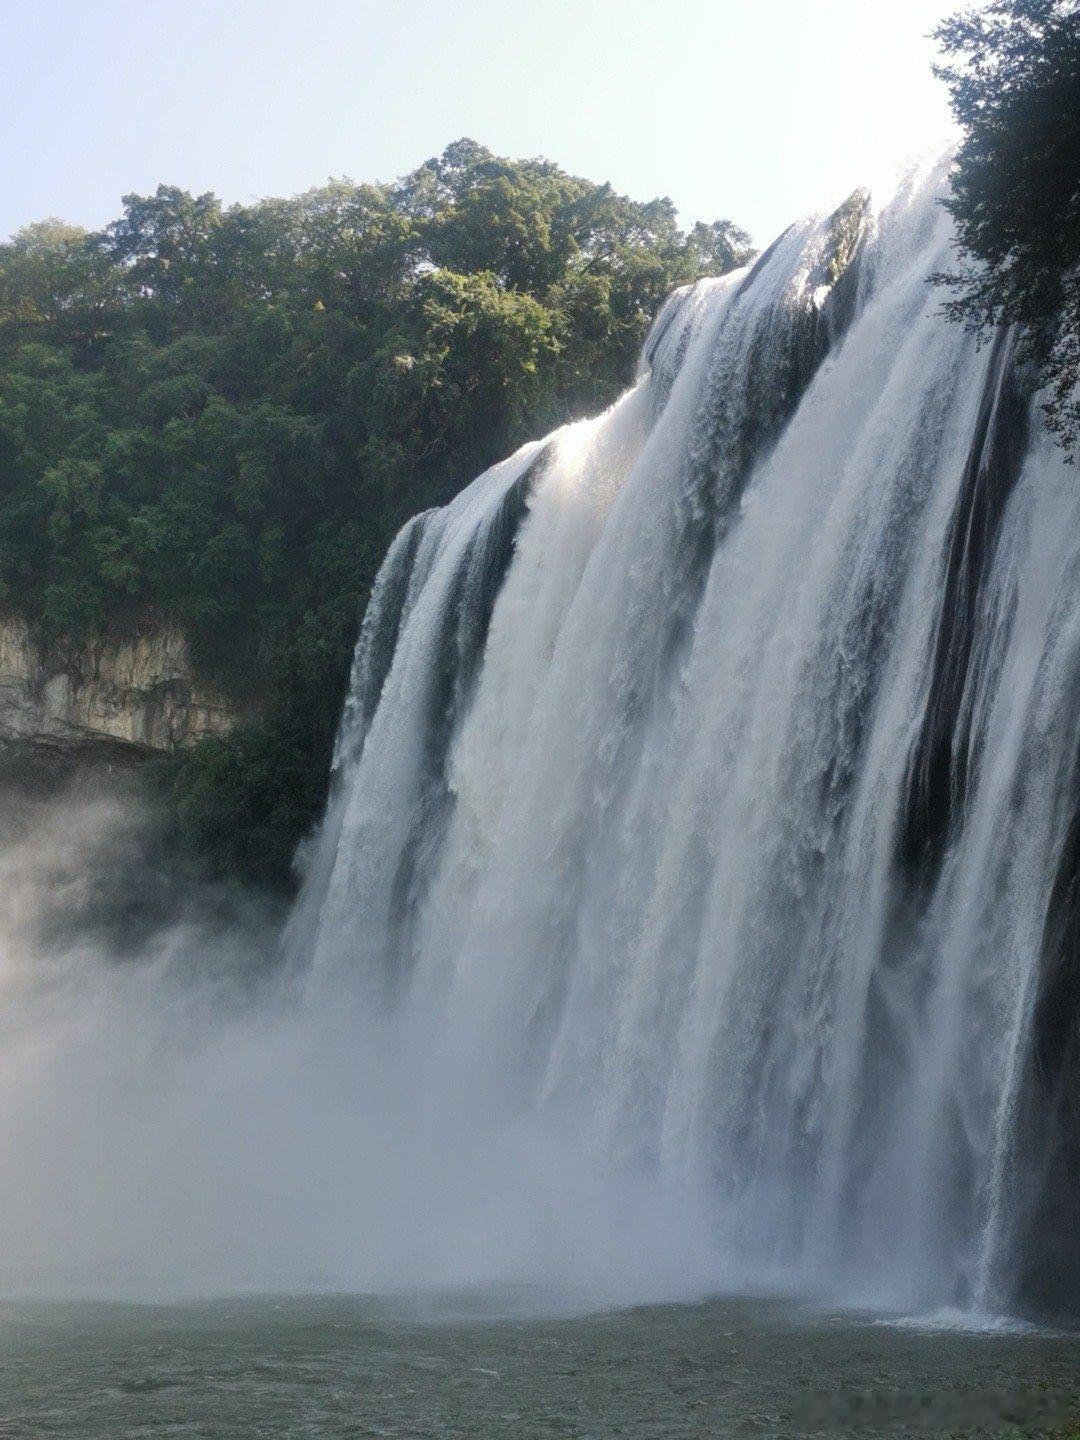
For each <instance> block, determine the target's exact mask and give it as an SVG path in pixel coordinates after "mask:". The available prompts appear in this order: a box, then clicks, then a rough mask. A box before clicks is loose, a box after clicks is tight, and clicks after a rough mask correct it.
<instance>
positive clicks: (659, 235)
mask: <svg viewBox="0 0 1080 1440" xmlns="http://www.w3.org/2000/svg"><path fill="white" fill-rule="evenodd" d="M748 255H749V250H748V240H747V237H746V236H745V235H744V234H743V233H742V231H740V230H739V229H737V227H735V226H734V225H732V224H731V223H730V222H728V221H719V222H717V223H716V224H714V225H709V226H706V225H698V226H696V227H695V228H694V229H693V230H691V231H690V232H689V233H685V232H684V231H682V230H681V229H680V228H679V225H678V223H677V218H676V214H675V211H674V208H673V206H672V205H671V202H670V201H668V200H653V201H650V202H648V203H646V204H641V203H637V202H635V201H631V200H629V199H627V198H626V197H624V196H620V195H617V194H616V193H615V192H614V191H613V190H612V189H611V187H610V186H608V185H595V184H592V183H590V182H589V181H586V180H582V179H579V178H577V177H575V176H571V175H567V174H565V173H564V172H563V171H562V170H560V169H559V167H558V166H556V165H554V164H551V163H550V162H548V161H546V160H526V161H511V160H505V159H500V158H499V157H497V156H494V155H492V154H491V153H490V152H488V151H487V150H485V149H484V148H483V147H482V146H479V145H477V144H475V143H474V142H472V141H469V140H462V141H458V142H457V143H456V144H454V145H451V146H450V147H449V148H448V149H447V150H445V151H444V152H443V154H442V155H441V156H439V157H437V158H435V159H432V160H429V161H428V162H427V163H426V164H424V165H422V166H420V167H419V169H417V170H416V171H414V172H413V173H412V174H411V175H408V176H406V177H405V178H404V179H402V180H400V181H398V182H396V183H394V184H390V185H359V184H354V183H353V182H352V181H348V180H340V181H331V182H330V183H328V184H327V185H325V186H322V187H320V188H318V189H314V190H311V191H309V192H308V193H306V194H304V195H300V196H298V197H295V198H293V199H289V200H265V201H261V202H259V203H257V204H253V205H248V206H241V205H235V206H231V207H223V206H222V205H221V203H220V202H219V201H218V200H217V199H216V198H215V197H214V196H213V195H198V196H193V195H190V194H188V193H187V192H185V191H183V190H179V189H176V188H174V187H170V186H164V185H163V186H159V187H158V189H157V191H156V192H155V193H154V194H153V195H129V196H127V197H125V200H124V210H123V214H122V215H121V217H120V218H119V219H118V220H116V221H115V222H114V223H113V224H111V225H109V226H107V227H106V228H105V229H104V230H103V231H101V232H99V233H93V234H91V233H86V232H84V231H81V230H79V229H77V228H74V227H72V226H68V225H64V224H61V223H60V222H59V221H55V220H47V221H44V222H42V223H41V224H38V225H32V226H29V227H27V228H26V229H25V230H23V231H20V232H19V234H17V235H16V236H14V237H13V239H12V240H11V241H10V242H8V243H7V244H4V245H0V605H3V606H6V607H7V608H9V609H15V610H17V611H19V612H20V613H22V614H24V615H25V616H27V617H28V618H30V619H31V620H32V621H33V622H35V624H36V625H37V626H38V627H39V629H40V631H41V634H42V637H43V639H44V640H45V642H46V643H48V642H49V641H51V640H57V639H62V638H74V637H77V636H80V635H85V634H86V633H88V632H93V631H98V630H101V629H103V628H105V627H113V628H116V627H117V626H124V625H134V624H138V623H141V622H143V621H145V620H146V619H147V618H148V617H159V618H167V619H171V620H175V621H176V622H178V623H180V624H181V625H182V626H183V628H184V630H185V632H186V633H187V635H188V637H189V640H190V643H191V646H192V651H193V655H194V658H195V661H196V664H197V665H198V667H199V668H200V670H201V671H202V672H203V673H204V674H205V675H206V676H207V677H208V678H210V679H212V680H215V681H217V682H218V683H219V684H221V685H223V686H224V687H225V688H226V689H227V690H228V691H230V692H231V693H233V694H234V695H235V696H236V697H238V698H239V699H242V700H244V701H246V702H254V703H253V705H252V710H253V713H254V714H255V715H256V718H255V719H253V720H252V721H251V722H250V723H249V724H247V725H245V726H244V727H243V728H242V729H241V730H240V731H238V732H237V733H236V734H235V735H233V736H231V737H229V738H228V739H223V740H215V741H207V742H205V743H204V744H202V745H201V746H199V747H197V748H196V749H194V750H193V751H191V752H187V753H185V754H183V755H181V756H178V757H176V758H175V759H174V760H173V761H172V762H171V763H170V764H168V765H167V766H166V767H165V770H164V776H163V778H164V781H165V783H166V785H167V786H168V789H169V792H170V793H171V794H172V796H173V797H174V799H175V803H176V809H177V814H178V816H179V818H180V820H181V823H182V824H183V826H184V828H185V830H186V832H187V834H188V835H189V837H190V838H191V840H192V842H193V843H194V844H195V845H196V846H197V847H198V848H200V849H201V850H202V852H203V853H204V854H205V855H206V856H207V857H209V859H210V860H211V862H212V863H213V864H215V865H216V866H218V867H219V868H232V869H242V870H248V871H252V870H254V871H258V872H259V873H262V874H264V875H266V876H268V877H271V878H276V879H280V878H281V877H283V876H284V875H285V874H286V873H287V869H288V863H289V856H290V854H291V851H292V849H293V846H294V845H295V842H296V840H297V839H298V837H299V836H300V835H301V834H302V833H303V832H304V831H305V829H306V828H308V827H309V826H310V824H311V823H312V820H313V818H314V817H315V815H316V814H317V812H318V809H319V806H320V805H321V802H322V796H323V790H324V786H325V778H326V770H327V766H328V761H329V754H330V748H331V744H332V739H333V732H334V728H335V724H336V720H337V715H338V711H339V709H340V705H341V701H342V696H343V690H344V686H345V681H346V677H347V672H348V668H349V657H350V653H351V649H352V645H353V641H354V637H355V633H356V629H357V626H358V621H359V616H360V613H361V610H362V607H363V604H364V601H365V598H366V592H367V587H368V586H369V584H370V582H371V580H372V578H373V576H374V572H375V570H376V568H377V566H378V563H379V561H380V559H381V557H382V555H383V553H384V552H385V550H386V548H387V545H388V544H389V541H390V539H391V537H392V536H393V534H394V532H395V531H396V529H397V528H398V526H399V525H400V524H401V523H402V522H403V521H404V519H405V518H406V517H407V516H408V515H410V514H412V513H414V512H415V511H417V510H419V509H422V508H425V507H427V506H430V505H433V504H439V503H442V502H444V501H445V500H446V499H448V498H449V497H450V496H451V495H452V494H453V493H454V492H455V491H456V490H457V489H458V488H460V486H461V485H462V484H463V483H464V482H466V481H467V480H469V479H471V478H472V476H473V475H475V474H476V473H477V472H478V471H479V470H481V469H482V468H484V467H485V466H486V465H488V464H490V463H492V462H493V461H494V460H496V459H497V458H499V457H501V456H502V455H504V454H506V453H507V452H508V451H510V450H512V449H514V448H515V447H517V446H518V445H519V444H521V443H522V442H523V441H524V440H525V439H527V438H528V437H529V436H532V435H535V434H538V433H542V432H543V431H545V430H546V429H549V428H550V427H552V426H553V425H555V424H557V423H560V422H562V421H564V420H567V419H570V418H574V417H576V416H579V415H581V414H582V413H585V412H587V411H592V410H595V409H597V408H598V407H601V406H604V405H606V404H608V403H609V402H610V401H612V400H613V399H614V398H615V396H616V395H617V394H618V393H619V391H620V390H621V389H622V388H623V387H624V386H625V384H626V383H627V382H628V380H629V379H630V377H631V375H632V373H633V366H634V361H635V358H636V354H637V351H638V348H639V346H640V344H641V341H642V338H643V334H644V331H645V328H646V326H647V324H648V322H649V319H650V317H651V316H652V314H653V313H654V311H655V310H656V308H657V306H658V305H659V303H660V301H661V300H662V298H663V297H664V295H665V294H666V293H667V292H668V291H669V290H670V289H671V288H672V287H673V286H675V285H678V284H680V283H682V282H685V281H688V280H691V279H693V278H695V277H696V276H697V275H699V274H703V273H716V272H718V271H722V270H726V269H730V268H732V267H733V266H735V265H737V264H739V263H742V262H743V261H744V260H745V259H746V258H748Z"/></svg>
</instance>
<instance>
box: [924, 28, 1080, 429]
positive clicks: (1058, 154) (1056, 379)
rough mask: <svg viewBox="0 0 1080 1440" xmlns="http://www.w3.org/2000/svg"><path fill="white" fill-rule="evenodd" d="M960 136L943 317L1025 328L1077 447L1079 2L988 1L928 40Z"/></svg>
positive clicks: (1054, 412)
mask: <svg viewBox="0 0 1080 1440" xmlns="http://www.w3.org/2000/svg"><path fill="white" fill-rule="evenodd" d="M935 38H936V39H937V41H938V43H939V45H940V46H941V49H942V52H943V54H944V56H945V57H946V63H943V64H941V65H939V66H937V67H936V73H937V74H938V75H940V76H941V77H942V78H943V79H944V80H945V82H946V84H947V85H948V87H949V92H950V97H951V101H952V108H953V113H954V114H955V116H956V118H957V120H958V121H959V122H960V124H961V125H962V126H963V127H964V132H965V138H964V141H963V144H962V145H961V147H960V150H959V153H958V155H957V158H956V165H955V169H954V173H953V181H952V191H953V193H952V196H951V198H950V199H949V200H948V201H947V202H946V204H947V206H948V208H949V210H950V211H951V212H952V214H953V216H954V217H955V220H956V225H957V233H958V237H959V241H960V245H961V247H962V251H963V254H962V258H961V263H960V264H959V266H958V268H957V269H956V270H955V271H954V272H953V273H951V274H949V275H943V276H938V277H935V278H936V279H937V280H939V281H940V282H944V283H947V284H949V285H951V286H953V287H954V290H955V293H954V295H953V296H952V297H951V298H950V299H949V300H948V301H947V302H946V310H947V311H948V312H949V313H950V314H951V315H952V316H953V317H954V318H955V319H959V320H961V321H964V322H965V323H967V324H969V325H971V326H972V327H974V328H976V329H984V328H988V327H991V326H995V325H999V324H1002V323H1006V324H1007V323H1017V324H1020V325H1022V326H1024V327H1026V342H1025V343H1026V352H1027V356H1028V357H1029V358H1031V359H1032V360H1034V362H1035V364H1036V366H1037V367H1038V371H1039V377H1040V380H1041V381H1042V382H1043V383H1045V384H1046V385H1047V386H1048V387H1049V389H1048V399H1047V401H1046V405H1045V409H1046V413H1047V418H1048V421H1049V424H1050V426H1051V429H1052V430H1054V431H1055V432H1056V434H1057V436H1058V438H1059V440H1060V441H1061V442H1062V444H1063V445H1065V446H1066V448H1069V447H1075V446H1076V445H1077V443H1078V442H1080V395H1078V392H1077V386H1078V384H1080V3H1078V0H991V3H990V4H988V5H987V6H986V8H985V9H983V10H976V11H973V12H967V13H963V14H959V15H955V16H953V17H952V18H951V19H949V20H946V21H945V22H944V23H943V24H942V25H940V26H939V27H938V29H937V30H936V31H935Z"/></svg>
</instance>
